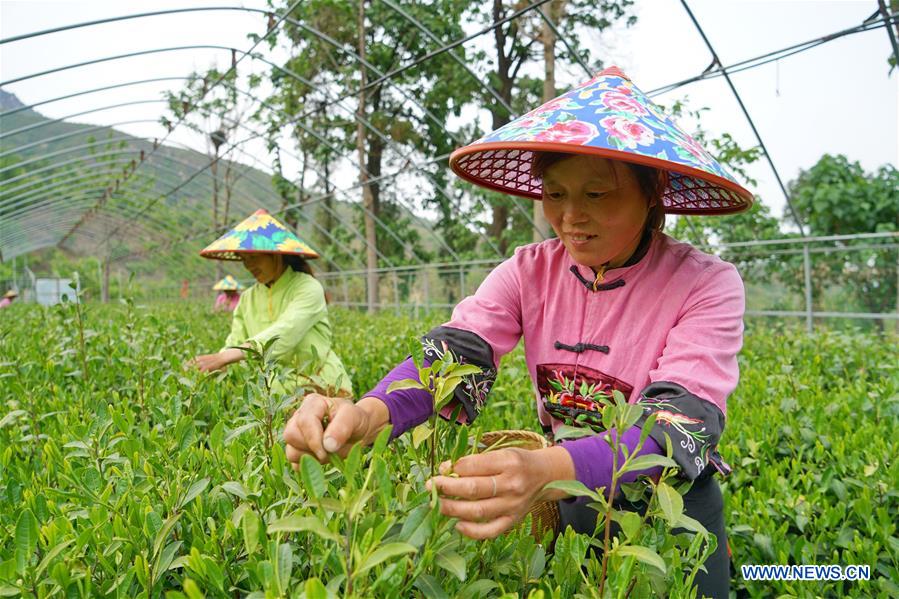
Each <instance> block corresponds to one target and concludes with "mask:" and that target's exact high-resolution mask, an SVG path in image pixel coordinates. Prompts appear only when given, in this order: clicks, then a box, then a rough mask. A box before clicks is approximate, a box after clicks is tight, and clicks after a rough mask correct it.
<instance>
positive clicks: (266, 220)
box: [200, 209, 318, 260]
mask: <svg viewBox="0 0 899 599" xmlns="http://www.w3.org/2000/svg"><path fill="white" fill-rule="evenodd" d="M240 254H287V255H292V256H302V257H303V258H318V253H317V252H316V251H315V250H313V249H312V248H311V247H309V246H308V245H307V244H306V243H304V242H303V241H302V240H301V239H300V238H299V237H297V236H296V235H295V234H294V233H293V232H292V231H291V230H290V229H288V228H287V227H285V226H284V225H282V224H281V223H280V222H278V220H277V219H275V218H274V217H273V216H272V215H271V214H269V213H268V212H267V211H265V210H262V209H260V210H257V211H256V212H254V213H253V214H251V215H250V217H249V218H247V219H246V220H245V221H243V222H242V223H239V224H237V225H235V226H234V228H233V229H231V230H230V231H228V232H227V233H225V234H224V235H222V236H221V237H219V238H218V239H216V240H215V241H213V242H212V243H210V244H209V245H208V246H206V248H205V249H204V250H203V251H201V252H200V255H201V256H203V257H204V258H209V259H211V260H240Z"/></svg>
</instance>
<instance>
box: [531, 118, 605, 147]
mask: <svg viewBox="0 0 899 599" xmlns="http://www.w3.org/2000/svg"><path fill="white" fill-rule="evenodd" d="M597 135H599V130H598V129H597V128H596V125H594V124H593V123H585V122H584V121H575V120H572V121H564V122H558V123H555V124H554V125H552V126H551V127H549V128H548V129H544V130H543V131H540V132H539V133H537V134H536V135H535V136H534V141H549V142H556V143H568V144H585V143H587V142H589V141H590V140H591V139H593V138H594V137H596V136H597Z"/></svg>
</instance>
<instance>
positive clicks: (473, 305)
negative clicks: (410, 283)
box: [446, 235, 744, 425]
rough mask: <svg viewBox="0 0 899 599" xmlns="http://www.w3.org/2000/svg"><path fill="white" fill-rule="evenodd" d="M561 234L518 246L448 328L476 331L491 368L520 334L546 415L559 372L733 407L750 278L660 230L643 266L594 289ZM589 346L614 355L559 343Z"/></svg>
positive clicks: (612, 275)
mask: <svg viewBox="0 0 899 599" xmlns="http://www.w3.org/2000/svg"><path fill="white" fill-rule="evenodd" d="M572 267H574V268H576V269H577V271H578V273H580V275H581V276H582V277H583V278H584V279H589V280H590V281H592V280H593V273H592V271H591V270H590V269H589V268H587V267H584V266H577V265H576V264H575V263H574V262H573V261H572V260H571V257H570V256H569V255H568V252H567V251H566V250H565V247H564V246H563V245H562V243H561V242H560V241H559V240H557V239H553V240H549V241H544V242H543V243H538V244H533V245H528V246H524V247H521V248H519V249H518V250H517V251H516V252H515V256H514V257H512V258H511V259H510V260H507V261H505V262H503V263H502V264H500V265H499V266H498V267H497V268H496V269H494V270H493V271H492V272H491V273H490V275H489V276H488V277H487V278H486V280H485V281H484V282H483V283H482V284H481V286H480V288H479V289H478V291H477V293H475V294H474V295H473V296H470V297H468V298H466V299H464V300H463V301H462V302H460V303H459V304H458V305H457V306H456V308H455V310H453V317H452V320H450V322H448V323H447V324H446V326H448V327H453V328H458V329H463V330H467V331H471V332H474V333H476V334H477V335H478V336H480V337H481V338H482V339H484V340H485V341H486V342H487V343H489V344H490V347H491V348H492V349H493V359H494V365H495V366H498V365H499V359H500V358H501V357H502V356H503V355H505V354H506V353H508V352H510V351H511V350H512V349H513V348H514V347H515V346H516V345H517V344H518V340H519V339H520V338H521V337H522V336H523V337H524V339H525V344H524V348H525V357H526V359H527V364H528V372H529V373H530V375H531V381H532V382H533V384H534V389H535V394H536V398H537V400H538V412H539V414H540V421H541V422H542V423H543V424H545V425H557V424H558V420H555V419H552V418H550V416H549V415H548V414H547V413H546V410H544V407H543V405H542V402H541V401H540V400H541V390H543V391H544V392H546V391H549V385H548V383H549V380H551V379H552V378H553V373H554V372H559V373H560V374H562V375H563V376H564V375H576V376H578V377H579V378H589V379H596V380H597V381H602V382H603V383H607V384H608V385H610V386H611V387H612V388H617V389H619V390H620V391H622V392H625V395H626V396H628V397H629V398H630V400H631V401H634V400H636V399H637V398H638V397H639V395H640V392H641V391H642V390H643V389H644V387H646V386H648V385H649V384H650V383H652V382H655V381H670V382H673V383H677V384H679V385H681V386H683V387H684V388H686V389H687V390H688V391H690V392H691V393H692V394H694V395H696V396H698V397H701V398H703V399H706V400H708V401H711V402H713V403H714V404H715V406H717V408H718V409H720V410H721V412H722V413H723V414H726V413H727V396H728V395H729V394H730V393H731V392H732V391H733V390H734V388H735V387H736V385H737V381H738V379H739V367H738V365H737V353H738V352H739V351H740V347H741V346H742V343H743V310H744V296H743V282H742V280H741V278H740V275H739V274H738V273H737V270H736V268H734V266H733V265H731V264H729V263H727V262H724V261H722V260H721V259H719V258H718V257H716V256H710V255H708V254H704V253H702V252H700V251H699V250H697V249H695V248H693V247H692V246H690V245H688V244H685V243H680V242H678V241H675V240H674V239H672V238H670V237H668V236H667V235H657V236H656V237H655V238H654V239H653V241H652V243H651V245H650V247H649V249H648V251H647V253H646V255H645V256H644V257H643V258H642V259H641V260H640V261H639V262H637V264H635V265H633V266H629V267H624V268H618V269H614V270H610V271H608V272H607V273H606V275H605V279H604V281H603V282H602V285H601V286H600V288H599V290H598V291H592V290H590V289H588V288H587V286H586V285H585V284H583V283H582V282H581V281H580V280H578V278H577V275H575V274H574V273H573V272H571V270H570V269H571V268H572ZM557 342H559V343H561V344H564V345H568V346H574V345H576V344H577V343H589V344H594V345H598V346H606V347H608V352H602V351H583V352H580V353H573V352H571V351H568V350H565V349H560V348H557V347H556V343H557Z"/></svg>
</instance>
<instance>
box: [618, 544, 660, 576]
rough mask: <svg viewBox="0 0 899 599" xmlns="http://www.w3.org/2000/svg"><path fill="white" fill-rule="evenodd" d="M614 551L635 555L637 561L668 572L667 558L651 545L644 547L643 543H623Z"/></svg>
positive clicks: (624, 554) (619, 553)
mask: <svg viewBox="0 0 899 599" xmlns="http://www.w3.org/2000/svg"><path fill="white" fill-rule="evenodd" d="M613 553H617V554H618V555H623V556H633V557H635V558H637V561H640V562H643V563H644V564H646V565H648V566H652V567H653V568H655V569H657V570H658V571H659V572H661V573H662V574H665V573H666V572H667V568H666V567H665V560H663V559H662V558H661V556H659V554H658V553H656V552H655V551H653V550H652V549H650V548H649V547H643V546H641V545H622V546H619V547H617V548H616V549H614V550H613Z"/></svg>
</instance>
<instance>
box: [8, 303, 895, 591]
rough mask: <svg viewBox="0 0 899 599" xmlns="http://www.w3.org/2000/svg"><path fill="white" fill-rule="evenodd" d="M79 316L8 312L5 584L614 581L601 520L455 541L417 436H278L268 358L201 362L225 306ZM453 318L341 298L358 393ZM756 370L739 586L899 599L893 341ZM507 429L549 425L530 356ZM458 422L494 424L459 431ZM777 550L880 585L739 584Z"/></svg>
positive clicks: (855, 337) (800, 356) (770, 346)
mask: <svg viewBox="0 0 899 599" xmlns="http://www.w3.org/2000/svg"><path fill="white" fill-rule="evenodd" d="M82 310H83V311H82V312H78V311H76V308H75V307H74V306H72V305H63V306H58V307H55V308H52V309H45V308H43V309H42V308H37V307H34V306H28V305H13V306H12V307H10V308H9V309H7V310H4V311H3V312H2V313H0V405H2V408H0V596H17V595H29V596H37V597H47V596H66V597H69V596H71V597H88V596H104V597H134V596H138V597H151V596H152V597H157V596H168V597H173V598H175V597H191V598H194V597H200V596H210V597H224V596H229V597H243V596H254V597H279V596H291V597H306V598H310V599H311V598H313V597H315V598H318V597H329V596H348V595H355V596H359V597H370V596H374V597H409V596H422V597H446V596H452V597H455V596H464V597H467V598H472V599H473V598H475V597H529V596H530V597H570V596H574V595H576V594H579V595H580V596H588V597H589V596H595V595H596V593H597V589H598V586H597V585H595V584H594V583H595V574H596V571H597V569H598V568H597V565H598V562H599V560H598V559H597V558H595V557H587V556H588V554H589V551H588V549H589V546H590V539H588V538H587V537H585V536H579V535H573V534H571V533H569V534H567V535H564V536H562V537H560V538H559V539H558V541H557V542H556V544H555V548H554V554H550V553H549V552H548V551H547V548H546V547H545V546H543V545H541V544H538V543H536V542H535V541H534V540H533V539H531V537H530V536H529V535H528V534H527V527H521V528H518V529H515V530H513V531H511V532H510V533H508V534H506V535H503V536H501V537H500V538H498V539H495V540H492V541H489V542H474V541H470V540H468V539H465V538H463V537H460V536H459V535H458V534H457V533H455V531H454V530H453V527H452V522H451V521H448V520H447V519H445V518H443V517H441V516H440V515H439V514H438V513H437V512H436V510H435V509H434V508H433V498H432V497H430V495H429V494H428V493H427V492H426V491H425V489H424V485H423V483H424V480H425V478H426V476H427V466H426V462H427V460H426V459H425V460H422V458H421V451H417V450H416V448H415V446H414V444H413V442H412V439H411V438H409V437H410V436H409V435H406V436H405V437H403V438H402V439H401V440H399V441H397V442H395V443H394V444H392V445H390V446H388V445H387V444H386V436H382V438H381V439H380V440H379V442H378V443H376V445H375V447H373V448H371V449H366V450H365V451H361V450H356V451H354V452H352V453H351V454H350V455H349V456H348V457H347V458H346V459H345V460H337V461H335V463H333V464H331V465H329V466H326V467H322V466H319V465H318V464H317V463H315V462H313V461H311V460H308V459H307V460H304V461H303V463H302V467H301V469H300V472H294V471H293V469H292V468H291V467H290V465H289V464H288V463H287V461H286V459H285V456H284V449H283V444H282V443H281V441H280V440H279V436H280V433H281V430H282V429H283V425H284V420H285V417H286V416H287V415H288V414H289V411H290V409H291V408H292V407H293V406H294V405H295V400H293V399H292V398H278V397H271V396H266V394H265V392H264V389H265V388H266V386H265V381H264V379H265V376H266V372H265V368H264V365H260V364H254V363H243V364H240V365H239V366H236V367H232V368H231V370H230V371H229V372H228V373H227V374H226V375H224V376H214V377H203V376H201V375H199V374H198V373H197V372H196V371H191V370H185V369H184V368H183V366H182V365H183V363H184V362H185V360H187V359H188V358H190V357H192V356H193V355H194V354H196V353H200V352H203V351H207V350H214V349H217V348H218V347H219V346H220V344H221V343H222V340H223V339H224V337H225V335H226V332H227V329H228V316H227V315H220V314H218V315H215V314H210V313H209V312H208V307H207V306H200V305H194V304H171V305H165V304H161V305H153V306H133V305H130V304H125V305H110V306H100V305H90V304H88V305H85V306H82ZM445 317H446V314H442V313H433V314H425V315H424V316H423V317H422V318H420V319H418V320H414V319H411V318H409V317H408V316H405V315H397V314H393V313H383V314H379V315H377V316H368V315H364V314H360V313H356V312H348V311H340V310H334V311H333V316H332V320H333V322H334V327H335V334H336V343H335V346H336V350H337V352H338V354H339V355H340V356H341V358H342V359H343V360H344V363H345V364H346V366H347V369H348V371H349V374H350V376H351V377H352V379H353V382H354V387H355V389H356V391H357V392H362V391H365V390H367V389H369V388H371V387H372V386H374V384H375V383H376V382H377V381H378V380H379V379H380V377H381V376H382V375H383V374H384V373H386V371H387V370H388V369H389V368H391V367H392V366H393V365H394V364H396V363H397V362H398V361H400V360H401V359H403V357H404V356H405V354H406V351H407V350H406V348H408V342H409V339H410V338H412V337H414V336H416V335H419V334H421V333H422V332H424V331H426V330H427V329H429V328H430V327H431V326H433V325H435V324H439V323H440V322H442V321H443V320H444V319H445ZM741 366H742V379H741V383H740V386H739V388H738V389H737V391H736V392H735V393H734V394H733V395H732V396H731V398H730V399H729V403H728V416H727V419H728V424H727V429H726V431H725V436H724V440H723V443H722V446H721V452H722V454H723V455H724V457H725V459H726V460H728V461H729V462H730V463H731V465H732V466H733V467H734V473H733V474H732V475H731V476H730V477H729V478H728V479H727V480H726V481H724V482H723V483H722V487H723V490H724V497H725V511H726V522H727V527H728V532H729V535H730V545H731V548H732V550H733V560H734V566H735V568H736V572H737V573H736V575H735V577H734V578H733V580H732V589H733V591H734V593H735V594H736V595H737V596H747V597H772V596H788V597H792V596H795V597H806V596H822V597H828V596H879V597H895V596H899V586H897V583H896V581H897V580H899V533H897V525H896V521H897V518H896V514H897V513H899V485H897V481H899V464H897V459H896V453H897V451H896V450H897V445H896V442H895V426H896V423H897V421H899V364H897V360H896V346H895V343H894V341H891V340H890V339H888V338H886V337H882V336H876V335H871V334H863V333H859V332H852V331H848V332H847V331H840V332H835V331H826V330H825V331H819V332H818V333H817V334H816V335H815V336H813V337H807V336H805V335H804V334H803V333H801V332H799V331H797V330H793V329H790V328H786V327H770V326H764V327H763V326H758V327H751V328H750V329H749V331H748V333H747V336H746V347H745V349H744V351H743V353H742V357H741ZM508 428H529V429H532V430H533V429H535V428H536V412H535V408H534V401H533V391H532V390H531V387H530V383H529V381H528V378H527V368H526V365H525V362H524V357H523V353H522V352H521V350H520V348H519V349H518V350H516V351H515V352H513V353H512V354H511V355H509V356H507V357H506V358H505V359H504V361H503V368H502V369H501V371H500V376H499V378H498V380H497V382H496V385H495V386H494V390H493V392H492V394H491V400H490V403H489V404H488V406H487V408H486V409H485V410H484V412H483V414H482V416H481V418H480V419H479V420H478V422H477V423H476V425H475V427H473V431H477V430H483V431H487V430H497V429H508ZM459 431H464V432H466V433H467V432H473V431H469V430H468V429H459V430H458V431H453V432H452V434H451V435H450V437H451V441H450V442H456V441H458V440H459V439H460V437H462V435H461V433H460V432H459ZM463 441H464V439H463ZM668 507H669V509H670V505H669V506H668ZM686 541H687V542H688V541H689V539H687V540H686ZM617 559H619V560H620V561H619V562H617V565H618V566H621V567H618V568H615V567H613V568H610V570H611V571H612V572H613V575H614V576H617V577H618V578H610V580H609V585H608V586H606V587H605V593H604V594H605V596H609V597H624V596H626V595H627V594H628V593H629V592H631V591H634V587H630V588H628V585H627V584H626V583H621V580H634V579H632V578H630V573H631V572H632V573H633V574H634V575H639V576H638V577H639V578H640V579H641V580H643V579H644V578H652V577H653V576H654V577H656V578H658V577H659V576H660V573H659V570H658V569H657V568H654V566H652V565H651V563H650V561H651V560H642V559H637V560H636V561H635V559H634V557H633V555H632V556H631V557H630V558H626V557H625V556H623V555H622V556H619V557H618V558H617ZM765 563H772V564H778V563H779V564H829V563H834V564H841V565H848V564H867V565H869V566H870V567H871V580H870V581H862V582H749V581H744V580H743V579H742V578H741V577H740V576H739V566H740V565H742V564H765ZM613 565H614V564H613ZM582 566H585V567H582ZM663 566H665V564H663ZM666 567H667V568H668V571H669V573H671V572H678V569H677V568H678V567H679V566H678V564H675V563H673V562H669V563H668V564H667V566H666ZM625 568H626V569H627V572H628V578H621V576H623V575H622V574H621V571H623V570H624V569H625ZM637 588H638V589H640V588H643V589H644V591H645V590H646V589H648V587H637ZM669 589H670V591H671V593H672V596H674V595H676V594H677V595H681V596H682V595H687V594H688V593H689V592H688V591H685V590H682V589H681V590H678V587H677V584H676V581H675V582H674V584H673V586H671V587H669ZM638 594H639V593H638V592H636V591H635V592H634V596H638Z"/></svg>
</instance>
